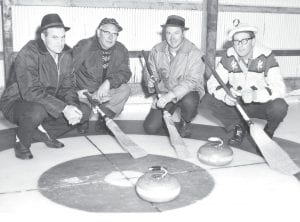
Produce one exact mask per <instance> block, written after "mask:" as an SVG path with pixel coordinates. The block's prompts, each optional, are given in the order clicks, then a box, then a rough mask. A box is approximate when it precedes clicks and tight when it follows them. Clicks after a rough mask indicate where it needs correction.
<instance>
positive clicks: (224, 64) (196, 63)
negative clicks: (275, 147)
mask: <svg viewBox="0 0 300 222" xmlns="http://www.w3.org/2000/svg"><path fill="white" fill-rule="evenodd" d="M162 27H163V30H164V32H163V33H164V35H165V36H164V37H165V40H163V41H162V42H161V43H159V44H157V45H155V46H154V47H153V48H152V50H151V52H150V54H149V59H148V62H149V65H150V67H151V70H152V72H153V76H152V77H150V76H149V73H146V78H145V79H146V85H147V86H148V90H149V92H154V81H156V82H157V83H158V87H159V89H160V91H161V96H160V97H159V98H158V99H155V100H154V102H153V104H152V106H151V110H150V112H149V114H148V115H147V117H146V119H145V121H144V129H145V131H146V132H147V133H149V134H155V133H156V132H158V131H159V130H160V129H161V127H162V125H163V118H162V112H161V108H165V107H166V106H167V107H168V110H169V112H170V113H171V114H173V113H174V112H175V111H176V109H177V108H180V110H181V120H180V123H179V132H180V135H181V136H183V137H188V136H189V135H190V134H191V127H190V124H191V121H192V120H193V118H194V117H195V116H196V115H197V111H198V105H199V103H200V101H201V103H202V104H204V106H206V107H207V108H209V109H210V110H212V113H213V114H214V115H215V116H216V117H217V118H218V119H220V120H221V122H222V123H223V124H224V126H225V128H226V129H227V130H229V131H230V130H233V129H234V130H235V133H234V136H233V138H232V139H231V140H230V141H229V143H230V144H231V145H238V144H239V143H241V142H242V139H243V136H244V134H245V132H246V131H247V129H246V126H245V124H243V121H242V119H241V117H240V116H239V114H238V113H237V111H236V109H235V108H234V107H233V106H234V104H235V101H236V100H238V99H241V100H242V101H243V103H245V108H246V111H247V112H248V114H249V115H250V117H257V118H262V119H266V120H267V124H266V127H265V131H266V133H267V134H268V135H269V136H270V137H272V136H273V134H274V131H275V129H276V128H277V127H278V125H279V123H280V122H281V121H282V120H283V118H284V117H285V115H286V113H287V107H288V106H287V104H286V102H285V101H284V99H283V97H284V92H285V86H284V83H283V80H282V77H281V75H280V71H279V66H278V63H277V62H276V60H275V58H274V56H273V54H272V52H271V50H268V49H266V48H263V47H258V46H257V45H256V44H255V34H256V32H257V30H256V29H255V28H254V27H251V26H247V25H244V24H237V25H236V27H234V28H233V29H232V30H231V32H230V33H229V37H230V40H231V41H232V42H233V46H232V47H231V48H229V49H228V50H227V53H226V55H224V56H223V57H222V59H221V62H220V63H219V65H218V66H217V71H218V73H219V74H220V76H221V78H222V79H223V80H224V82H225V83H227V85H228V86H229V87H230V89H231V91H232V93H233V95H234V97H230V96H228V95H227V94H226V93H225V91H224V90H223V89H222V87H220V85H219V84H218V82H217V81H216V79H215V78H214V77H213V76H212V77H210V78H209V80H208V81H207V90H208V92H209V93H206V94H205V90H204V85H205V82H206V81H205V79H204V68H205V65H204V63H203V61H202V60H201V57H202V56H203V53H202V52H201V50H200V49H198V48H197V47H196V46H195V45H194V44H193V43H192V42H190V41H189V40H188V39H186V38H185V37H184V32H185V31H186V30H188V28H187V27H186V26H185V20H184V18H182V17H180V16H177V15H171V16H168V18H167V21H166V23H165V24H164V25H162ZM69 29H70V28H69V27H66V26H64V24H63V22H62V20H61V18H60V17H59V15H57V14H47V15H45V16H44V17H43V19H42V22H41V27H40V38H38V39H36V40H32V41H29V42H28V43H27V44H26V45H25V46H24V47H23V48H22V49H21V50H20V52H19V53H18V55H17V57H16V59H15V61H14V64H13V66H12V69H11V73H10V76H9V80H8V82H7V84H6V89H5V91H4V93H3V94H2V97H1V101H0V106H1V110H2V112H3V114H4V116H5V117H6V118H7V119H8V120H9V121H11V122H13V123H15V124H17V125H18V128H17V132H16V134H17V141H16V144H15V146H14V150H15V156H16V157H17V158H20V159H31V158H33V155H32V153H31V151H30V146H31V143H32V142H33V141H42V142H44V143H45V144H46V145H47V146H48V147H51V148H61V147H63V146H64V144H62V143H61V142H59V141H58V140H56V138H57V136H58V134H59V133H58V134H57V133H56V131H55V130H54V131H52V132H51V133H50V131H51V130H50V131H49V130H48V131H47V129H51V127H52V128H53V127H54V126H56V125H59V126H64V127H66V128H69V127H71V126H76V127H77V130H78V132H79V133H86V132H87V130H88V128H89V117H90V114H91V107H90V105H89V103H88V102H87V99H86V96H85V92H87V93H89V94H90V95H91V96H92V98H93V99H95V100H98V101H99V103H100V104H101V105H100V108H101V109H102V110H103V111H104V112H105V114H106V115H107V116H108V117H110V118H114V117H115V116H116V115H118V114H120V113H121V111H122V110H123V107H124V105H125V103H126V101H127V99H128V97H129V96H130V88H129V86H128V85H127V82H128V81H129V79H130V77H131V71H130V68H129V54H128V50H127V49H126V47H125V46H124V45H123V44H121V43H120V42H118V41H117V38H118V35H119V32H120V31H122V27H121V26H120V25H119V23H118V22H117V21H116V20H115V19H113V18H104V19H103V20H102V21H101V22H100V24H99V26H98V27H97V29H96V34H95V36H93V37H91V38H88V39H84V40H81V41H79V42H78V43H77V44H76V45H75V46H74V47H73V49H70V48H69V47H68V46H67V45H66V44H65V32H66V31H68V30H69ZM101 124H102V123H101V119H99V121H98V122H97V124H96V126H99V125H101ZM45 128H46V130H45Z"/></svg>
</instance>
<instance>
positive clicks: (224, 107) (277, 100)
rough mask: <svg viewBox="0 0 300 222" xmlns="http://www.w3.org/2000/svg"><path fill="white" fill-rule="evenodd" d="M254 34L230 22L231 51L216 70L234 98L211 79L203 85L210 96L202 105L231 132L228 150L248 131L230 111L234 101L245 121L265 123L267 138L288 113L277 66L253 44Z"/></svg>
mask: <svg viewBox="0 0 300 222" xmlns="http://www.w3.org/2000/svg"><path fill="white" fill-rule="evenodd" d="M257 31H258V30H257V28H256V27H253V26H250V25H247V24H243V23H240V21H239V20H234V28H233V29H231V30H230V31H229V34H228V38H229V40H230V41H231V42H232V47H230V48H228V49H227V51H226V54H224V55H223V56H222V58H221V61H220V63H219V64H218V65H217V68H216V71H217V73H218V74H219V75H220V77H221V78H222V79H223V81H224V82H225V84H227V85H228V86H229V88H230V90H231V92H232V94H233V96H234V98H232V97H231V96H229V95H227V94H226V93H225V91H224V89H223V88H222V87H221V86H220V84H219V83H218V82H217V80H216V79H215V78H214V76H211V77H210V78H209V80H208V82H207V89H208V92H209V93H210V95H211V96H209V95H206V96H205V98H204V99H203V101H202V102H203V104H206V105H208V107H209V109H211V110H212V113H213V115H215V117H216V118H218V119H219V120H220V121H221V122H222V123H223V125H224V126H225V129H226V130H227V131H229V132H230V131H233V132H234V133H233V137H232V138H231V139H229V141H228V143H229V144H230V145H232V146H238V145H240V144H241V143H242V141H243V138H244V135H245V133H246V132H247V131H248V130H249V129H248V127H247V124H246V123H245V121H244V120H243V119H242V117H241V116H240V115H239V113H238V111H237V110H236V109H235V107H234V105H235V101H236V100H239V101H240V102H241V103H242V104H243V107H244V108H245V111H246V113H247V114H248V115H249V117H252V118H259V119H264V120H266V121H267V124H266V125H265V127H264V130H265V132H266V133H267V134H268V135H269V136H270V137H271V138H272V137H273V135H274V132H275V130H276V129H277V127H278V126H279V124H280V123H281V122H282V121H283V119H284V117H285V116H286V114H287V110H288V104H287V103H286V102H285V100H284V99H283V98H284V96H285V90H286V87H285V85H284V82H283V78H282V76H281V73H280V70H279V65H278V63H277V61H276V59H275V57H274V54H273V53H272V51H271V50H270V49H268V48H266V47H264V46H262V45H261V44H258V42H257V41H256V38H255V35H256V33H257Z"/></svg>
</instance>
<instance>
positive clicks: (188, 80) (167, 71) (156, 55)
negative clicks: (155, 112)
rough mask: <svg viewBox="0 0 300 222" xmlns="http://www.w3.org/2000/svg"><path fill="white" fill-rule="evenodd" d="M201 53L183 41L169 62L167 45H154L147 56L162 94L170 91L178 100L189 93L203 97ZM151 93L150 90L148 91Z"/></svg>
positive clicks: (186, 41)
mask: <svg viewBox="0 0 300 222" xmlns="http://www.w3.org/2000/svg"><path fill="white" fill-rule="evenodd" d="M202 55H203V53H202V52H201V51H200V50H199V49H198V48H197V47H196V46H195V45H194V44H193V43H192V42H190V41H189V40H187V39H184V40H183V43H182V46H181V47H180V49H179V50H178V51H177V54H176V56H175V57H174V59H173V61H172V62H171V60H170V55H169V49H168V44H167V42H166V41H163V42H161V43H159V44H157V45H155V46H154V47H153V48H152V50H151V52H150V55H149V66H150V68H151V70H152V72H153V75H154V77H155V78H157V79H158V82H159V84H158V87H159V89H160V90H161V91H162V92H169V91H172V92H173V93H174V94H175V96H176V100H177V101H178V100H180V99H181V98H183V97H184V96H185V95H186V94H188V93H189V92H191V91H198V92H199V94H200V97H202V96H203V95H204V85H203V84H204V76H203V74H204V64H203V62H202V60H201V57H202ZM149 91H151V89H149Z"/></svg>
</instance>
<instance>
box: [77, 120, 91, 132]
mask: <svg viewBox="0 0 300 222" xmlns="http://www.w3.org/2000/svg"><path fill="white" fill-rule="evenodd" d="M88 131H89V122H85V123H80V124H78V126H77V132H78V133H79V134H86V133H87V132H88Z"/></svg>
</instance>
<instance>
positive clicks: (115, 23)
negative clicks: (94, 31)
mask: <svg viewBox="0 0 300 222" xmlns="http://www.w3.org/2000/svg"><path fill="white" fill-rule="evenodd" d="M106 24H113V25H115V26H116V27H117V29H118V30H119V32H121V31H122V30H123V28H122V27H121V26H120V25H119V23H118V22H117V21H116V20H115V19H114V18H104V19H102V21H101V22H100V24H99V26H98V28H99V27H100V26H102V25H106Z"/></svg>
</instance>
